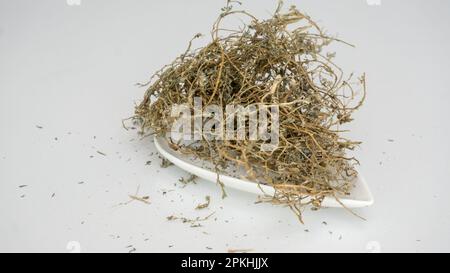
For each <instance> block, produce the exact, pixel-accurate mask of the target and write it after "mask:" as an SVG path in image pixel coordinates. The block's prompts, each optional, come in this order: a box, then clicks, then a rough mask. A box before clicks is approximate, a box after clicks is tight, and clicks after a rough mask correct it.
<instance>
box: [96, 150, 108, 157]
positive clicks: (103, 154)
mask: <svg viewBox="0 0 450 273" xmlns="http://www.w3.org/2000/svg"><path fill="white" fill-rule="evenodd" d="M97 154H99V155H102V156H106V154H105V153H104V152H101V151H97Z"/></svg>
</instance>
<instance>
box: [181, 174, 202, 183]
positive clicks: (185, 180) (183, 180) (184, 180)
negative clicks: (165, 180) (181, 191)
mask: <svg viewBox="0 0 450 273" xmlns="http://www.w3.org/2000/svg"><path fill="white" fill-rule="evenodd" d="M197 178H198V176H196V175H193V174H192V175H190V176H189V177H188V178H184V177H181V178H180V179H178V181H179V182H180V183H183V184H184V185H188V184H191V183H194V184H197V182H196V180H197Z"/></svg>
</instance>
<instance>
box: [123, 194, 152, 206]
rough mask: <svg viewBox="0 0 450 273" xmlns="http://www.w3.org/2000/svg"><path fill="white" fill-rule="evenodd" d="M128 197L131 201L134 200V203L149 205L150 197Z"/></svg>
mask: <svg viewBox="0 0 450 273" xmlns="http://www.w3.org/2000/svg"><path fill="white" fill-rule="evenodd" d="M128 197H130V198H131V199H132V200H136V201H139V202H142V203H144V204H147V205H150V201H149V199H150V197H149V196H143V197H138V196H135V195H128Z"/></svg>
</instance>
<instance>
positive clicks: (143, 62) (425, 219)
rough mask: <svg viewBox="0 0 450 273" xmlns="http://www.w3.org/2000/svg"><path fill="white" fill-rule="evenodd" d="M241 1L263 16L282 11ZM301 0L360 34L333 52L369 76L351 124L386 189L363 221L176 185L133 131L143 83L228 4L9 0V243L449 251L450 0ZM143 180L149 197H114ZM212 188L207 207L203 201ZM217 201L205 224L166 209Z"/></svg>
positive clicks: (3, 5)
mask: <svg viewBox="0 0 450 273" xmlns="http://www.w3.org/2000/svg"><path fill="white" fill-rule="evenodd" d="M75 2H76V1H75ZM244 2H245V3H244V6H243V8H245V9H247V10H248V11H250V12H252V13H254V14H256V15H257V16H259V17H261V18H267V17H268V16H270V14H271V12H273V10H274V8H275V1H268V0H266V1H257V0H252V1H244ZM372 2H377V1H372ZM293 3H296V4H297V6H298V7H299V8H300V9H301V10H302V11H305V12H307V13H308V14H309V15H311V16H312V17H313V18H314V19H316V20H317V21H318V22H319V24H320V25H322V26H325V28H326V30H327V31H328V33H330V34H333V35H338V37H340V38H343V39H345V40H346V41H349V42H351V43H353V44H355V45H357V47H356V48H355V49H352V48H347V47H343V46H337V48H336V49H337V50H338V57H337V62H338V63H340V64H341V66H342V67H343V68H344V69H345V70H346V71H348V72H353V71H354V72H356V73H362V72H366V73H367V80H368V97H367V102H366V104H365V106H364V107H363V108H362V109H361V111H360V112H358V113H357V114H356V115H355V119H356V120H355V122H354V123H353V124H352V125H351V129H352V133H351V137H353V138H355V139H359V140H362V141H363V142H364V144H363V145H362V146H361V148H360V149H358V150H357V151H356V155H357V157H358V158H359V159H360V161H361V167H360V169H361V172H362V173H363V175H364V176H365V177H366V179H367V181H368V183H369V185H370V187H371V190H372V192H373V194H374V196H375V205H374V206H372V207H370V208H365V209H360V210H357V212H358V213H359V214H360V215H362V216H364V217H365V218H367V221H362V220H360V219H358V218H356V217H354V216H352V215H350V214H349V213H348V212H346V211H345V210H343V209H324V210H321V211H319V212H311V211H306V212H305V215H304V217H305V220H306V224H305V225H304V226H302V225H301V224H300V223H299V222H298V221H297V219H296V218H295V217H294V215H293V214H292V213H291V212H290V211H289V210H288V209H286V208H282V207H274V206H272V205H268V204H262V205H261V204H260V205H255V204H254V201H255V200H256V197H255V196H253V195H251V194H245V193H241V192H237V191H233V190H228V193H229V197H228V198H227V199H225V200H221V199H220V190H219V189H218V188H217V186H216V185H215V184H213V183H209V182H206V181H200V182H199V183H198V184H197V185H189V186H187V187H185V188H181V185H180V184H179V183H177V181H178V179H179V178H180V177H182V176H185V177H186V176H187V174H186V173H184V172H182V171H180V170H178V169H177V168H175V167H169V168H168V169H161V168H160V167H159V162H160V160H159V159H158V157H157V155H156V154H154V155H151V153H152V152H154V151H155V148H154V146H153V144H152V143H151V141H150V139H144V140H141V141H140V140H139V138H138V137H137V135H136V132H135V131H125V130H124V129H123V128H122V126H121V120H122V118H125V117H128V116H131V115H132V114H133V107H134V104H135V103H138V102H139V101H140V99H141V98H142V95H143V92H144V89H141V88H137V87H136V86H134V84H135V83H137V82H145V81H146V80H147V79H148V78H149V76H150V75H151V74H152V73H153V72H154V71H156V70H157V69H159V68H160V67H162V66H163V65H165V64H167V63H169V62H171V61H172V60H173V59H174V58H175V57H176V56H177V55H179V54H181V53H182V52H184V50H185V48H186V45H187V41H189V40H190V38H191V37H192V36H193V35H194V34H195V33H197V32H201V33H204V34H206V35H205V37H204V38H202V39H200V40H199V41H198V45H202V44H205V43H207V42H208V41H209V35H208V34H209V30H210V26H211V24H212V22H213V21H214V20H215V19H216V17H217V15H218V13H219V10H220V8H221V7H222V6H224V1H206V0H203V1H200V0H195V1H143V0H140V1H139V0H133V1H129V0H114V1H106V0H82V1H81V5H79V6H70V5H68V4H67V3H66V1H65V0H60V1H56V0H53V1H52V0H42V1H32V0H14V1H13V0H0V251H7V252H10V251H19V252H24V251H34V252H45V251H56V252H69V250H68V249H67V246H68V244H69V242H72V241H75V242H78V243H79V246H80V247H81V249H80V250H81V251H83V252H98V251H106V252H128V251H129V250H130V248H127V246H130V245H132V246H133V247H134V248H135V249H136V251H137V252H190V251H192V252H203V251H213V252H226V251H227V250H228V249H242V248H243V249H253V250H254V251H256V252H306V251H318V252H325V251H332V252H341V251H344V252H349V251H356V252H368V251H369V252H370V251H375V252H377V251H383V252H391V251H393V252H396V251H407V252H428V251H450V198H449V192H450V183H449V182H450V181H449V180H450V178H449V177H450V164H449V156H448V154H449V152H450V145H449V142H448V141H449V137H450V123H449V122H448V121H447V119H448V117H449V116H450V110H449V107H448V105H449V99H450V95H449V72H450V60H449V57H448V56H449V48H450V34H449V31H448V27H449V26H450V17H449V11H450V2H448V1H437V0H434V1H406V0H404V1H399V0H395V1H384V0H382V2H381V5H379V6H370V5H368V4H367V3H366V1H365V0H353V1H351V0H345V1H331V0H330V1H325V0H320V1H318V0H308V1H306V0H305V1H287V3H286V5H287V6H289V5H290V4H293ZM237 23H238V24H239V23H240V21H239V20H237ZM37 125H38V126H42V127H43V128H42V129H38V128H37V127H36V126H37ZM55 138H57V139H55ZM133 139H134V140H133ZM389 139H392V140H393V142H391V141H389ZM97 151H101V152H103V153H105V154H106V156H102V155H100V154H98V153H97ZM91 156H93V158H91ZM149 160H151V161H152V163H151V165H150V166H147V165H146V162H147V161H149ZM79 182H84V184H79ZM20 185H28V186H27V187H25V188H20V187H19V186H20ZM138 185H140V192H139V195H148V196H149V197H150V201H151V204H150V205H145V204H143V203H139V202H133V203H130V204H128V205H126V206H117V204H119V203H123V202H126V201H128V200H129V198H128V194H134V192H135V191H136V188H137V187H138ZM164 191H166V192H167V193H166V194H165V195H164V194H163V192H164ZM53 194H55V195H54V197H53V198H52V195H53ZM206 195H210V196H211V197H212V204H211V207H210V208H209V209H208V210H205V211H195V210H194V208H195V206H196V205H197V204H198V203H202V202H203V201H204V198H205V196H206ZM211 212H215V215H214V217H213V218H211V219H210V220H209V221H207V222H205V223H203V224H204V227H202V228H190V227H189V225H186V224H183V223H181V222H169V221H167V220H166V217H167V216H169V215H172V214H175V215H184V216H186V217H190V218H193V217H197V216H206V215H208V214H209V213H211ZM323 221H325V222H326V223H327V225H325V224H323V223H322V222H323ZM305 229H308V230H309V232H305ZM69 246H77V243H72V244H69ZM207 247H208V248H212V250H210V249H207ZM75 250H76V249H75Z"/></svg>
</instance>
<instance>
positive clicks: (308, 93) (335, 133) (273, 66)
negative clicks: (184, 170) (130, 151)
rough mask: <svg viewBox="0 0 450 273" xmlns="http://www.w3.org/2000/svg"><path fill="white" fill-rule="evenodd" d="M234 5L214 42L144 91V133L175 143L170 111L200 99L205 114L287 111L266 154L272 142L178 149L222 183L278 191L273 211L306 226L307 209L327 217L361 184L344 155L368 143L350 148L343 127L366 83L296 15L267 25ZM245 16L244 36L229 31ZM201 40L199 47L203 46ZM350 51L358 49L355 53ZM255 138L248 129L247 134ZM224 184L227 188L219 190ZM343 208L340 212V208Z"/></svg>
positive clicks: (205, 143) (217, 26) (204, 143)
mask: <svg viewBox="0 0 450 273" xmlns="http://www.w3.org/2000/svg"><path fill="white" fill-rule="evenodd" d="M231 2H232V1H228V3H227V6H226V7H225V8H224V9H223V10H222V13H221V14H220V16H219V18H218V19H217V21H216V22H215V23H214V25H213V28H212V31H211V38H212V40H211V42H210V43H209V44H207V45H206V46H204V47H201V48H199V49H195V50H193V49H191V46H192V41H191V42H189V46H188V49H187V50H186V52H185V53H184V54H182V55H181V56H179V57H178V58H176V59H175V60H174V61H173V62H172V63H171V64H169V65H166V66H164V67H163V68H162V69H161V70H159V71H158V72H156V74H154V75H153V76H152V77H151V79H150V81H149V82H148V83H146V84H143V86H147V87H148V89H147V91H146V93H145V96H144V99H143V101H142V102H141V103H140V104H139V105H138V106H137V107H136V116H135V119H137V120H139V122H140V123H141V126H142V131H145V132H151V133H153V134H156V135H158V136H166V135H167V134H169V133H170V131H171V129H172V125H173V123H174V122H175V121H176V119H174V118H173V117H171V106H174V105H180V104H187V105H189V106H190V107H192V108H194V100H193V99H194V97H201V98H202V102H203V105H202V107H203V109H205V108H206V107H208V106H209V105H218V106H220V107H222V109H223V110H224V111H225V106H226V105H242V106H243V107H246V106H249V105H259V106H260V105H263V106H267V107H269V106H272V105H275V106H277V107H278V108H279V144H278V146H277V148H276V149H275V150H273V151H269V152H268V151H263V150H262V149H261V146H262V145H263V144H264V143H265V141H264V140H256V141H255V140H250V139H249V137H248V136H246V137H245V139H241V140H223V139H221V140H208V139H207V138H206V136H202V139H201V140H198V141H195V145H192V144H190V145H186V144H183V143H171V145H172V144H173V145H172V146H175V147H176V148H177V151H179V152H182V153H184V154H189V155H193V156H195V157H197V158H200V159H203V160H208V161H209V162H212V163H214V165H215V166H216V172H217V173H225V170H226V169H227V167H228V166H230V165H233V166H239V167H241V168H244V169H245V171H246V179H248V180H250V181H254V182H256V183H263V184H268V185H270V186H273V188H274V189H275V195H274V196H270V197H269V198H266V199H265V201H269V202H272V203H274V204H281V205H287V206H288V207H289V208H291V209H292V210H293V211H294V212H295V213H296V215H297V216H298V217H299V219H300V221H302V217H301V215H302V211H303V209H304V208H305V207H306V206H308V205H309V206H312V207H314V208H320V207H321V204H322V201H323V200H324V198H325V197H327V196H330V197H332V198H336V199H338V196H341V195H347V194H349V192H350V189H351V188H352V185H353V182H352V181H353V180H354V179H355V178H356V176H357V172H356V170H355V168H354V165H356V164H358V161H357V160H356V159H355V158H354V157H348V156H347V155H346V151H348V150H352V149H354V148H355V147H356V146H357V145H358V144H360V142H358V141H352V140H349V139H346V138H344V137H343V136H342V135H341V133H342V132H343V131H344V130H343V129H342V128H341V125H342V124H345V123H348V122H350V121H352V113H353V112H354V111H355V110H357V109H358V108H359V107H360V106H361V105H362V103H363V101H364V99H365V76H364V75H362V76H361V77H359V78H357V79H354V77H353V74H351V75H348V76H346V75H345V74H344V72H343V71H342V70H341V68H339V67H338V66H337V65H336V64H335V63H334V62H333V58H334V57H335V54H334V53H326V52H324V51H325V48H326V46H328V45H330V44H331V43H333V42H337V43H343V44H345V45H349V44H347V43H345V42H343V41H341V40H339V39H337V38H333V37H331V36H329V35H327V34H325V33H324V32H323V30H322V29H321V28H320V27H319V26H318V25H317V24H316V23H315V22H314V21H313V20H312V19H311V18H310V17H309V16H308V15H306V14H303V13H301V12H300V11H299V10H298V9H297V8H296V7H295V6H292V7H290V9H289V10H288V11H286V12H282V10H283V9H282V2H281V1H280V3H279V5H278V6H277V8H276V11H275V12H274V14H273V16H272V17H271V18H269V19H266V20H260V19H258V18H256V17H255V16H253V15H251V14H250V13H248V12H246V11H244V10H235V9H233V8H232V6H231ZM233 16H241V17H239V18H242V17H245V18H248V19H249V20H250V21H249V23H248V24H246V25H245V26H243V27H241V28H239V29H235V30H230V29H224V28H223V27H222V23H223V21H224V19H226V18H229V17H233ZM198 37H200V35H196V36H195V37H194V39H195V38H198ZM350 46H351V45H350ZM247 129H248V128H247ZM218 182H219V183H220V181H218ZM341 204H342V203H341Z"/></svg>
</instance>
